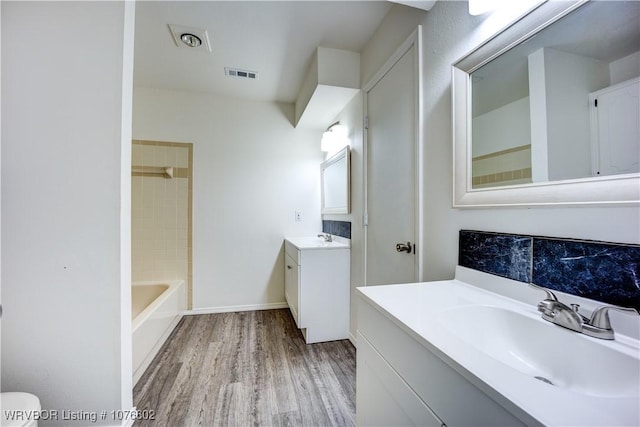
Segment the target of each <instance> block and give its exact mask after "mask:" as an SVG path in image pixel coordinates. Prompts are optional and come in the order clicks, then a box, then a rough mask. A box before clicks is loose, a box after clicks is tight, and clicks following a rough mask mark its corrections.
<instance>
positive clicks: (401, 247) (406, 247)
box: [396, 242, 412, 254]
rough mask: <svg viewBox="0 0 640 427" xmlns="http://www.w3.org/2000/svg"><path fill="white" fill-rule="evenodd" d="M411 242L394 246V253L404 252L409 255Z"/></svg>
mask: <svg viewBox="0 0 640 427" xmlns="http://www.w3.org/2000/svg"><path fill="white" fill-rule="evenodd" d="M411 248H412V246H411V242H407V243H398V244H397V245H396V252H406V253H408V254H410V253H411Z"/></svg>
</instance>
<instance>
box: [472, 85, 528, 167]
mask: <svg viewBox="0 0 640 427" xmlns="http://www.w3.org/2000/svg"><path fill="white" fill-rule="evenodd" d="M472 132H473V136H472V138H473V142H474V143H473V147H472V150H473V152H472V156H473V157H478V156H483V155H485V154H492V153H495V152H497V151H503V150H507V149H509V148H514V147H519V146H522V145H527V144H531V121H530V120H529V97H528V96H527V97H524V98H521V99H519V100H517V101H513V102H510V103H509V104H507V105H503V106H501V107H499V108H496V109H495V110H491V111H489V112H487V113H484V114H481V115H479V116H476V117H474V118H473V121H472ZM476 142H480V144H476ZM514 169H515V168H514ZM507 170H508V169H507Z"/></svg>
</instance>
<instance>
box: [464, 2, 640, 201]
mask: <svg viewBox="0 0 640 427" xmlns="http://www.w3.org/2000/svg"><path fill="white" fill-rule="evenodd" d="M594 29H597V30H594ZM639 82H640V2H635V1H614V2H601V1H591V2H584V1H571V2H546V3H544V4H542V5H541V6H539V7H538V8H536V9H534V10H533V11H532V12H531V13H529V14H528V15H527V16H525V17H524V18H522V19H521V20H519V21H518V22H516V23H514V24H513V25H512V26H510V27H509V28H507V29H506V30H505V31H503V32H502V33H500V34H498V35H497V36H496V37H494V38H493V39H492V40H490V41H489V42H487V43H486V44H484V45H482V46H481V47H479V48H478V49H476V50H475V51H474V52H472V53H470V54H469V55H467V56H466V57H465V58H463V59H462V60H460V61H459V62H458V63H456V64H455V65H454V66H453V104H454V156H455V157H454V162H455V166H454V175H455V176H454V187H455V188H454V206H459V207H465V206H492V205H541V204H583V203H587V204H591V203H622V204H627V203H638V201H639V199H640V197H639V196H640V194H639V193H640V178H639V177H640V174H639V172H640V126H639V124H638V117H639V116H640V102H639V94H640V85H639Z"/></svg>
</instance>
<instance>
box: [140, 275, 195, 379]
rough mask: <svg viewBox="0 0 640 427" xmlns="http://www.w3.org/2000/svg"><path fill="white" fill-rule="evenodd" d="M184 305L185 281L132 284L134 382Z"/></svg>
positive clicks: (179, 314)
mask: <svg viewBox="0 0 640 427" xmlns="http://www.w3.org/2000/svg"><path fill="white" fill-rule="evenodd" d="M186 308H187V298H186V289H185V284H184V281H182V280H179V281H167V282H166V283H158V282H139V283H134V284H133V286H132V287H131V317H132V320H131V330H132V334H133V337H132V339H133V383H134V384H135V383H136V382H137V381H138V380H139V379H140V377H141V376H142V374H143V373H144V371H145V369H147V367H148V366H149V364H150V363H151V361H152V360H153V358H154V357H155V355H156V354H157V353H158V350H160V347H162V344H164V342H165V341H166V340H167V338H168V337H169V335H170V334H171V332H172V331H173V329H174V328H175V327H176V325H177V324H178V322H179V321H180V319H181V318H182V315H183V313H184V311H185V310H186Z"/></svg>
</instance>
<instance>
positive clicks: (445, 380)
mask: <svg viewBox="0 0 640 427" xmlns="http://www.w3.org/2000/svg"><path fill="white" fill-rule="evenodd" d="M358 332H359V333H360V334H362V335H363V336H364V337H365V338H366V339H367V340H368V341H369V342H370V343H371V345H372V346H373V347H374V348H375V349H376V351H377V352H378V353H380V355H381V356H382V357H383V358H384V359H385V360H386V361H387V363H389V364H390V365H391V366H392V367H393V369H394V370H395V371H396V372H397V373H398V374H399V375H400V376H401V377H402V379H403V380H404V381H405V382H406V383H407V384H408V385H409V386H410V387H411V389H412V390H413V391H414V392H415V393H416V394H417V395H418V396H419V397H420V399H421V400H423V401H424V402H427V403H428V405H429V407H430V408H431V409H432V410H433V412H435V413H436V414H438V417H440V418H441V419H442V420H443V421H444V422H445V423H446V424H448V425H475V426H523V425H525V423H523V422H522V421H521V420H519V419H518V418H516V417H515V416H513V415H512V414H511V413H510V412H508V411H507V410H506V409H505V408H504V407H502V406H501V405H500V404H498V403H497V402H496V401H494V400H493V399H491V398H490V397H489V396H487V395H486V394H485V393H484V392H483V391H481V390H480V389H478V388H477V387H476V386H475V385H473V384H472V383H471V382H469V381H468V380H467V379H466V378H465V377H464V376H462V375H461V374H460V373H458V372H457V371H456V370H455V369H453V368H452V367H450V366H449V365H448V364H447V363H445V362H444V361H443V360H442V359H440V358H439V357H438V356H436V355H435V354H434V353H432V352H431V351H430V350H429V349H427V348H426V347H424V346H423V345H422V344H421V343H420V342H418V341H417V340H416V339H415V338H413V337H412V336H411V335H409V334H408V333H407V332H405V330H403V329H402V328H400V327H399V326H398V325H396V324H395V323H394V322H392V321H391V320H390V319H388V318H387V317H386V316H385V315H384V314H382V313H381V312H380V311H378V310H377V309H376V308H374V307H373V306H372V305H370V304H369V303H367V302H366V301H364V300H363V299H362V298H358ZM359 345H360V342H358V347H359Z"/></svg>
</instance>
